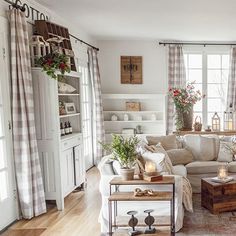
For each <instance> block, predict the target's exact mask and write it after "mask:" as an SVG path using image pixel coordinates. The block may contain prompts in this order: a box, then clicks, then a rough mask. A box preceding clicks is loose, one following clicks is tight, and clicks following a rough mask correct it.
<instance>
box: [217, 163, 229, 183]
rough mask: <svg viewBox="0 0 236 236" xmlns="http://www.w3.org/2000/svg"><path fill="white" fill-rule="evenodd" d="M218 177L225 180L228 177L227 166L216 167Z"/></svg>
mask: <svg viewBox="0 0 236 236" xmlns="http://www.w3.org/2000/svg"><path fill="white" fill-rule="evenodd" d="M217 177H218V179H220V180H225V179H227V178H228V168H227V166H220V167H219V169H218V175H217Z"/></svg>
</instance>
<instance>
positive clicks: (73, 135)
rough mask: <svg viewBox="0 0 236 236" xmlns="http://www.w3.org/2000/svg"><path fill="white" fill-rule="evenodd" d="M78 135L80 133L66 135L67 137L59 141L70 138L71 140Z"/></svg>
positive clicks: (62, 137)
mask: <svg viewBox="0 0 236 236" xmlns="http://www.w3.org/2000/svg"><path fill="white" fill-rule="evenodd" d="M78 135H81V133H80V132H74V133H72V134H68V135H65V136H61V140H66V139H70V138H73V137H76V136H78Z"/></svg>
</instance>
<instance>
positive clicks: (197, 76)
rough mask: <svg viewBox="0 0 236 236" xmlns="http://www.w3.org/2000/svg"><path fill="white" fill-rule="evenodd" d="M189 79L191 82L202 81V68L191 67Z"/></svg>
mask: <svg viewBox="0 0 236 236" xmlns="http://www.w3.org/2000/svg"><path fill="white" fill-rule="evenodd" d="M188 81H189V82H193V81H195V82H196V83H202V70H199V69H190V70H189V77H188Z"/></svg>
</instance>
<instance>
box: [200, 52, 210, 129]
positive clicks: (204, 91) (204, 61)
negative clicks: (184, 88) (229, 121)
mask: <svg viewBox="0 0 236 236" xmlns="http://www.w3.org/2000/svg"><path fill="white" fill-rule="evenodd" d="M202 94H205V95H206V98H205V99H203V100H202V119H203V126H205V127H206V126H207V125H208V120H207V114H208V109H207V53H206V52H205V51H204V52H203V54H202ZM209 125H210V124H209Z"/></svg>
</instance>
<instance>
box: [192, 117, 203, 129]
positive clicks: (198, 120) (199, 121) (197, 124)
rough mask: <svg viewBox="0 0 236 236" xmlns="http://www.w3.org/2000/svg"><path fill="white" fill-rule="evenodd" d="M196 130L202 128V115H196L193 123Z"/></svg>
mask: <svg viewBox="0 0 236 236" xmlns="http://www.w3.org/2000/svg"><path fill="white" fill-rule="evenodd" d="M193 128H194V131H201V130H202V119H201V117H200V116H196V118H195V123H194V124H193Z"/></svg>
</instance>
